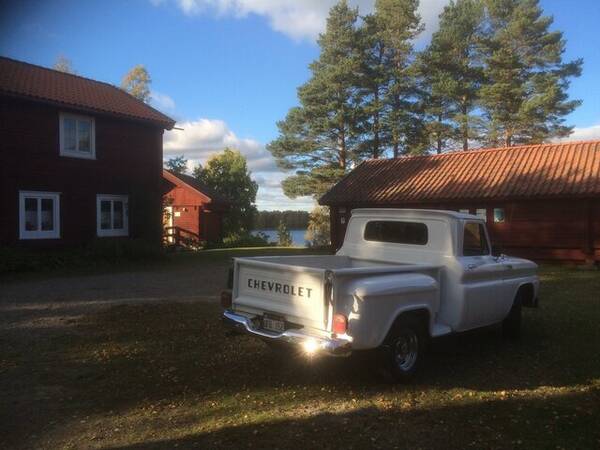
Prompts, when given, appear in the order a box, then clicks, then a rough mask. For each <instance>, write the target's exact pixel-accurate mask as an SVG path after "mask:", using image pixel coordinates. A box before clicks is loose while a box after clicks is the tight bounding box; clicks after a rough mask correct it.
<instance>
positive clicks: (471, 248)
mask: <svg viewBox="0 0 600 450" xmlns="http://www.w3.org/2000/svg"><path fill="white" fill-rule="evenodd" d="M488 253H489V250H488V246H487V240H486V239H485V231H484V230H483V225H481V224H478V223H473V222H469V223H467V224H465V235H464V239H463V255H464V256H478V255H487V254H488Z"/></svg>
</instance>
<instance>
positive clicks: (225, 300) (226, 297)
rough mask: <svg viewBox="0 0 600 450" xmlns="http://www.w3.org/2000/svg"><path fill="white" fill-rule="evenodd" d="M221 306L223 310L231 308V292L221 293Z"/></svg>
mask: <svg viewBox="0 0 600 450" xmlns="http://www.w3.org/2000/svg"><path fill="white" fill-rule="evenodd" d="M221 306H222V307H223V308H225V309H229V308H231V291H229V290H227V291H223V292H221Z"/></svg>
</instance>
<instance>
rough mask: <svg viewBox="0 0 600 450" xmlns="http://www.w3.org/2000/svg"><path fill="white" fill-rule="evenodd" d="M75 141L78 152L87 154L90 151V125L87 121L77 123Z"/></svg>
mask: <svg viewBox="0 0 600 450" xmlns="http://www.w3.org/2000/svg"><path fill="white" fill-rule="evenodd" d="M77 127H78V128H77V140H78V143H79V147H78V150H79V151H80V152H88V153H89V151H90V149H91V132H90V130H91V124H90V122H89V120H79V121H77Z"/></svg>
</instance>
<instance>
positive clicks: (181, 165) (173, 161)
mask: <svg viewBox="0 0 600 450" xmlns="http://www.w3.org/2000/svg"><path fill="white" fill-rule="evenodd" d="M187 163H188V160H187V159H186V158H185V155H180V156H174V157H172V158H169V159H168V160H167V162H166V163H165V167H166V168H167V169H169V170H170V171H171V172H174V173H180V174H185V173H187V171H188V168H187Z"/></svg>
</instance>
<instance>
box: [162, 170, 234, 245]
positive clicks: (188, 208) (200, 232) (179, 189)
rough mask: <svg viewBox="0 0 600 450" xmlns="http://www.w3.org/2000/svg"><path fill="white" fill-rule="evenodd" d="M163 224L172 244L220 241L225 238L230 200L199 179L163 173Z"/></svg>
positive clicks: (173, 173)
mask: <svg viewBox="0 0 600 450" xmlns="http://www.w3.org/2000/svg"><path fill="white" fill-rule="evenodd" d="M163 179H164V182H163V186H164V187H163V192H164V200H163V204H164V205H165V214H164V225H165V229H166V232H167V233H166V235H167V237H168V238H169V242H170V243H172V244H175V243H176V242H175V240H176V239H178V238H182V239H186V240H189V241H190V242H193V241H194V240H196V241H206V242H219V241H221V240H222V239H223V230H222V223H223V214H225V213H226V212H227V211H228V210H229V201H228V200H227V199H225V198H223V197H222V196H221V195H219V194H218V193H216V192H214V191H213V190H211V189H210V188H208V187H207V186H204V185H203V184H202V183H201V182H200V181H198V180H197V179H196V178H194V177H191V176H189V175H184V174H180V173H175V172H170V171H168V170H166V169H164V170H163Z"/></svg>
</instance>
